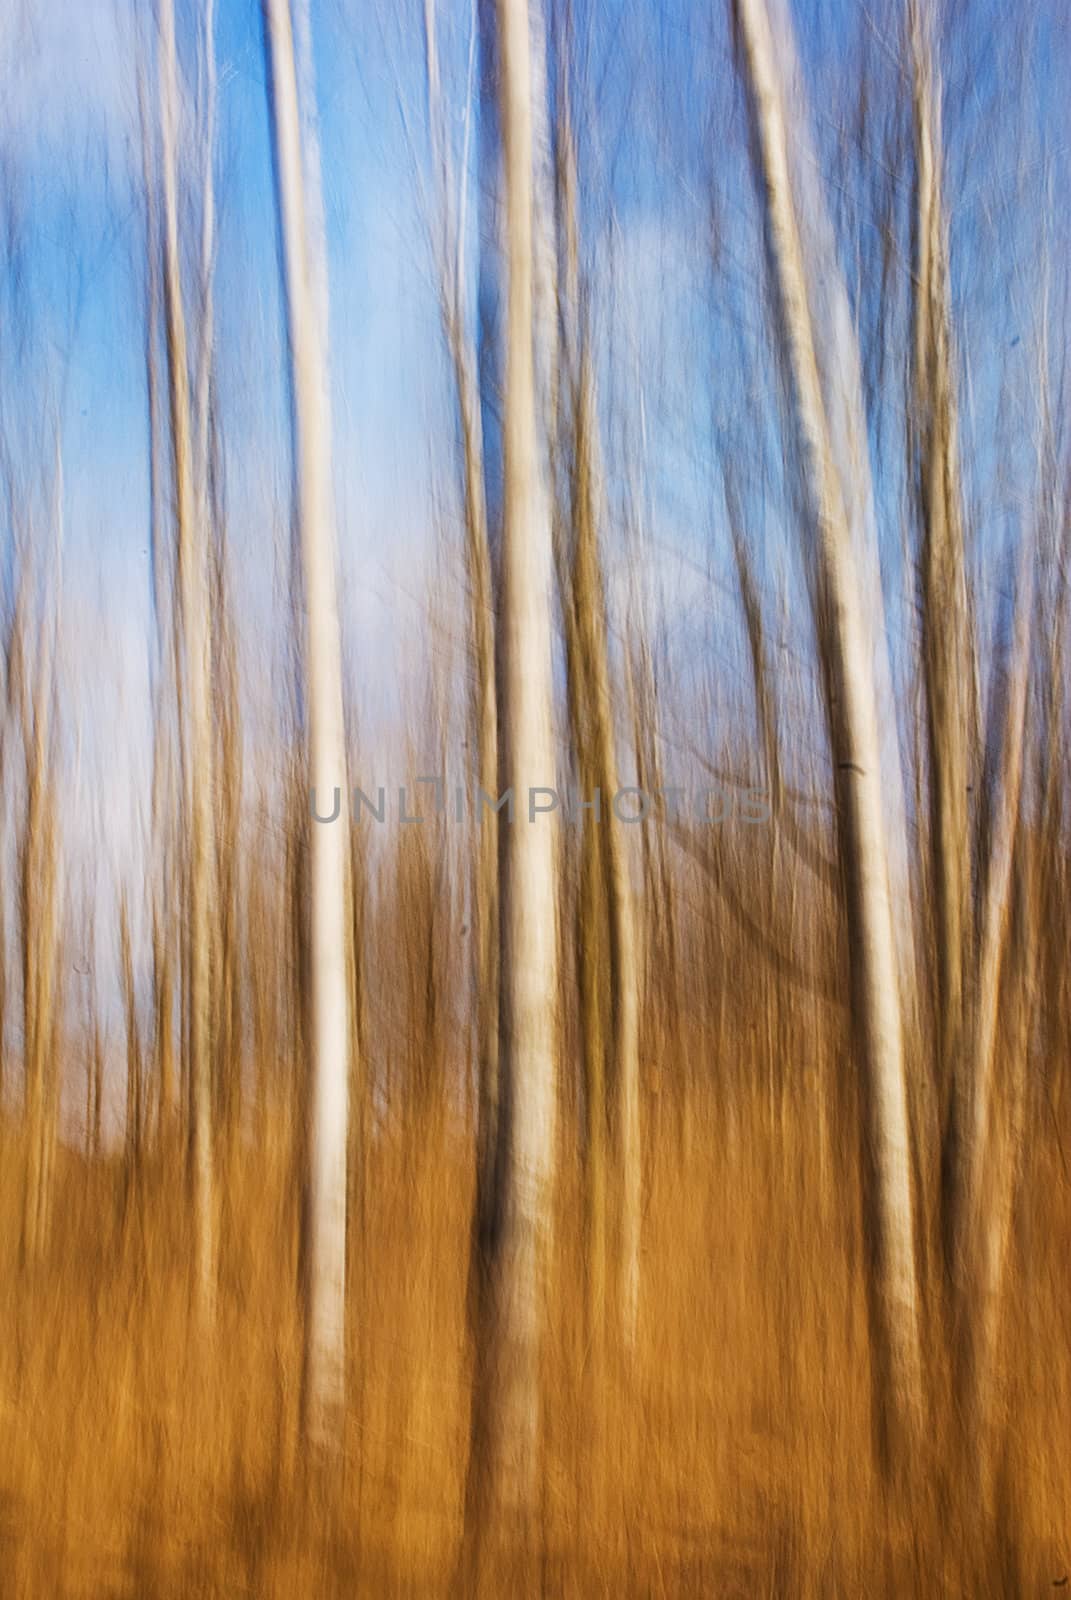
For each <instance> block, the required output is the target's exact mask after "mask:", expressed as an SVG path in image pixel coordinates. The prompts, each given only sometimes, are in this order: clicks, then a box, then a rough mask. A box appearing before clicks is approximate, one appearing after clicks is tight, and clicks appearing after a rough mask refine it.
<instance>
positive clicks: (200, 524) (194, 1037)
mask: <svg viewBox="0 0 1071 1600" xmlns="http://www.w3.org/2000/svg"><path fill="white" fill-rule="evenodd" d="M158 15H159V31H160V38H159V53H160V103H161V167H162V179H163V199H164V218H163V222H164V228H163V233H164V273H163V279H164V283H163V288H164V319H165V328H166V341H167V375H168V398H169V421H170V428H171V454H172V472H173V477H174V492H175V524H176V533H177V542H178V579H179V612H180V618H181V632H182V651H183V665H184V669H185V671H184V676H183V680H182V681H183V683H184V685H185V691H186V694H185V699H186V712H187V719H188V733H187V744H188V754H187V759H186V772H185V800H186V804H187V808H188V813H187V814H188V816H189V825H190V839H189V861H188V868H187V871H188V879H187V903H188V908H189V909H188V921H187V929H186V936H187V940H188V956H187V962H188V979H189V993H188V1000H187V1008H188V1023H187V1026H188V1032H189V1055H190V1060H189V1086H190V1177H191V1185H192V1191H193V1213H194V1286H195V1296H196V1303H197V1307H198V1313H199V1315H200V1317H201V1319H202V1321H203V1322H205V1323H208V1322H210V1321H211V1319H212V1317H213V1314H214V1302H215V1279H216V1219H215V1192H214V1187H215V1186H214V1181H213V1141H212V1039H211V1015H212V1001H211V994H212V948H213V923H214V914H215V872H216V853H215V822H214V808H213V769H214V751H213V739H212V706H211V699H210V684H211V635H210V599H209V582H208V549H207V544H208V538H207V528H206V525H205V524H206V516H205V504H204V498H203V496H201V497H199V496H198V493H197V488H196V482H197V479H196V461H195V442H194V437H193V427H192V410H191V401H190V377H189V373H190V368H189V352H188V344H187V337H186V309H185V301H184V296H183V284H182V257H181V241H180V236H179V181H178V142H179V94H178V61H177V50H176V42H175V9H174V0H159V13H158Z"/></svg>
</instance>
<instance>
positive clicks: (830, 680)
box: [737, 0, 921, 1443]
mask: <svg viewBox="0 0 1071 1600" xmlns="http://www.w3.org/2000/svg"><path fill="white" fill-rule="evenodd" d="M737 14H738V17H739V19H740V23H741V29H742V35H743V43H744V54H745V60H746V70H747V77H748V85H749V89H750V93H751V98H752V103H753V108H754V115H755V122H756V128H757V132H758V139H759V146H760V150H761V163H762V170H763V177H764V180H765V187H766V205H767V212H768V216H769V222H770V232H771V253H772V260H773V269H774V273H775V276H776V280H777V288H778V294H779V299H780V305H781V315H782V321H783V329H784V338H785V343H786V346H787V352H786V353H787V360H788V364H789V369H790V372H791V376H792V382H793V387H794V391H795V403H796V410H797V414H798V418H799V424H800V428H801V432H802V434H803V443H804V448H805V461H806V471H807V475H808V485H809V489H810V495H811V502H812V506H813V509H814V513H815V515H816V518H817V523H818V579H819V606H820V611H819V616H818V619H817V620H818V634H819V642H820V647H821V650H822V655H823V670H824V678H825V692H826V702H827V710H828V716H829V723H830V736H831V741H832V753H833V761H834V765H835V769H836V784H837V800H838V834H839V844H840V852H841V859H842V867H843V874H844V879H845V884H846V891H847V913H848V929H849V940H850V947H851V965H852V991H853V1019H854V1024H855V1033H856V1040H857V1048H858V1054H859V1061H860V1067H861V1070H862V1089H863V1105H864V1119H865V1123H864V1146H863V1165H864V1197H865V1208H866V1225H867V1233H868V1246H869V1249H870V1252H871V1257H872V1276H871V1279H870V1285H869V1287H870V1291H871V1292H870V1303H871V1331H872V1346H873V1359H874V1364H875V1377H876V1380H877V1396H876V1397H877V1400H878V1417H879V1427H880V1430H881V1433H882V1434H885V1435H887V1434H889V1433H890V1432H895V1433H897V1434H899V1435H901V1436H902V1437H901V1439H900V1440H899V1441H898V1442H901V1443H902V1442H904V1438H903V1436H910V1434H911V1433H912V1432H913V1431H914V1428H915V1426H917V1422H918V1420H919V1417H920V1405H921V1393H920V1390H921V1373H920V1357H919V1330H918V1317H919V1308H918V1280H917V1270H916V1261H915V1237H914V1201H913V1194H912V1176H911V1151H910V1141H909V1126H908V1106H907V1087H906V1082H905V1075H904V1060H903V1041H902V1026H901V1012H900V992H899V982H898V978H899V974H898V963H897V956H896V945H895V934H894V923H893V914H892V907H891V903H890V893H889V862H888V853H887V846H886V836H885V825H884V819H883V810H882V793H881V764H880V741H879V733H878V719H877V700H876V694H875V682H874V666H873V656H872V650H871V641H870V637H869V630H868V628H867V626H866V622H865V609H864V607H865V601H866V596H865V594H864V590H863V587H862V585H861V583H860V573H859V566H858V559H857V552H856V550H855V549H854V548H853V544H852V540H851V533H850V525H849V522H848V517H847V514H846V510H845V489H844V486H843V485H842V483H841V481H840V478H839V475H838V472H837V467H836V462H835V459H834V453H833V448H832V443H831V438H830V431H829V423H828V418H827V414H826V410H825V405H824V401H823V397H822V387H821V381H820V376H819V368H818V360H817V354H816V348H815V333H814V326H813V323H812V315H811V307H810V304H809V300H808V289H809V279H808V269H807V264H806V262H805V257H804V251H803V246H802V243H801V231H800V226H799V222H798V219H797V197H796V195H795V194H794V192H793V185H792V179H791V173H790V164H789V149H788V141H789V138H790V136H791V130H790V127H789V126H788V125H787V122H786V117H787V103H786V95H785V86H784V83H783V81H782V79H781V76H780V74H779V72H778V68H777V58H776V55H775V50H774V42H773V38H772V35H771V29H770V20H769V15H768V12H767V9H766V0H737ZM890 1425H892V1427H890ZM890 1442H891V1441H890Z"/></svg>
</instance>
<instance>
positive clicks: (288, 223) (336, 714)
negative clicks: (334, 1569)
mask: <svg viewBox="0 0 1071 1600" xmlns="http://www.w3.org/2000/svg"><path fill="white" fill-rule="evenodd" d="M264 14H265V20H266V34H267V45H268V53H269V58H270V67H271V115H272V128H273V133H274V141H275V177H276V196H277V204H278V211H279V228H280V238H281V246H282V265H283V277H284V280H285V288H286V312H287V325H288V330H289V344H290V382H291V389H292V402H293V416H294V432H295V463H294V464H295V480H296V483H295V500H296V507H297V522H298V528H299V535H300V544H301V559H302V577H303V582H304V602H305V616H304V651H305V677H306V687H307V704H308V772H309V781H310V784H311V787H312V790H313V793H314V794H315V795H318V796H320V797H321V800H323V801H324V804H325V805H326V807H327V808H331V805H332V802H331V799H330V797H331V796H334V804H335V806H338V805H339V803H340V798H341V796H344V795H346V793H347V789H346V751H345V723H344V716H343V701H342V650H341V639H340V632H339V619H338V602H337V597H336V577H335V562H336V556H335V528H334V515H333V507H332V493H333V491H332V482H331V414H330V396H329V388H328V370H327V310H328V307H327V259H326V250H327V244H326V238H325V232H324V217H323V203H322V199H321V189H320V185H321V179H320V150H319V135H318V131H317V122H316V114H315V85H314V80H313V65H312V45H311V38H310V32H309V15H308V4H307V0H296V4H295V5H293V6H292V5H291V3H290V0H266V3H265V8H264ZM295 35H296V42H297V51H296V53H295ZM299 78H300V87H299ZM325 814H326V813H325ZM308 825H309V826H310V827H311V842H310V878H309V897H310V935H309V982H310V988H311V994H310V1014H311V1025H310V1034H309V1042H310V1048H311V1057H312V1059H311V1093H312V1107H311V1119H310V1120H311V1130H310V1139H309V1165H308V1174H307V1184H308V1194H307V1222H306V1240H305V1295H306V1330H305V1371H304V1385H303V1396H304V1398H303V1410H304V1417H305V1425H306V1428H307V1430H308V1433H309V1435H310V1437H311V1438H312V1439H313V1441H314V1442H316V1443H318V1444H320V1445H325V1446H326V1445H329V1444H331V1443H333V1442H335V1441H337V1438H338V1432H339V1427H340V1423H341V1408H342V1403H343V1394H344V1370H345V1361H344V1358H345V1292H346V1147H347V1098H348V1091H349V1064H348V1054H349V1048H350V1034H351V1030H350V1013H349V1005H350V996H349V993H348V986H347V971H348V948H349V946H348V940H349V938H350V935H351V928H350V915H349V906H348V884H349V876H348V865H349V863H348V834H347V829H346V827H345V826H344V825H343V824H342V822H341V821H340V820H339V819H338V818H337V817H336V819H335V821H334V822H331V823H321V822H315V821H314V822H311V823H310V824H308Z"/></svg>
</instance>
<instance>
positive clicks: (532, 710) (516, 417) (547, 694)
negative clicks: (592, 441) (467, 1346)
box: [470, 0, 557, 1514]
mask: <svg viewBox="0 0 1071 1600" xmlns="http://www.w3.org/2000/svg"><path fill="white" fill-rule="evenodd" d="M496 18H497V28H498V46H499V52H500V60H501V72H500V106H501V121H502V134H503V145H504V171H505V191H506V239H507V257H508V273H509V295H508V308H507V334H506V394H505V437H504V508H503V509H504V525H503V548H502V602H501V612H500V628H501V637H500V649H499V661H500V670H501V677H500V683H499V691H500V713H499V728H500V735H501V752H502V778H503V787H509V788H512V790H513V793H514V797H515V803H516V813H515V817H514V820H513V822H512V823H510V822H508V821H506V820H505V819H503V822H502V825H501V826H502V830H503V834H502V838H501V841H500V861H501V867H502V880H501V882H502V910H501V915H502V921H501V939H502V1019H501V1058H500V1093H499V1106H498V1126H497V1147H496V1192H495V1208H494V1209H495V1225H494V1229H493V1233H492V1237H491V1238H490V1240H489V1247H490V1248H489V1261H488V1294H487V1297H486V1304H485V1326H484V1328H483V1330H482V1332H481V1337H480V1349H479V1351H478V1355H477V1373H476V1395H475V1397H474V1406H475V1412H474V1428H473V1438H472V1449H473V1452H474V1461H473V1463H471V1464H470V1473H471V1472H473V1471H476V1472H477V1473H479V1474H480V1475H481V1477H482V1478H484V1479H485V1481H486V1484H487V1485H488V1486H489V1487H490V1489H491V1492H492V1493H493V1495H494V1497H495V1499H496V1501H497V1502H498V1503H499V1504H502V1505H506V1506H513V1507H515V1508H517V1509H518V1510H521V1511H522V1512H524V1513H526V1514H530V1513H531V1511H532V1510H533V1502H534V1497H535V1488H536V1483H537V1480H538V1475H539V1472H540V1469H541V1455H540V1446H541V1422H540V1402H539V1358H540V1348H541V1334H542V1324H543V1317H544V1313H545V1308H546V1297H547V1272H548V1265H549V1252H550V1244H551V1230H552V1214H551V1205H552V1189H553V1179H554V1160H555V1137H556V1109H557V1108H556V1088H557V1062H556V1043H557V993H556V985H557V970H556V969H557V911H556V906H557V895H556V884H555V830H554V828H553V826H552V825H551V822H550V819H549V818H548V817H546V816H537V817H536V819H535V820H534V821H531V822H530V821H529V812H528V791H529V788H530V787H538V786H542V785H547V786H549V785H552V784H553V783H554V781H555V751H554V739H553V729H552V721H551V707H552V683H551V649H552V634H551V597H552V583H553V559H552V548H551V529H550V517H549V506H548V501H547V497H546V490H545V485H544V483H543V480H542V473H541V470H540V446H539V438H538V430H537V423H536V405H535V366H534V345H533V216H532V212H533V184H532V100H531V54H530V41H529V15H528V7H527V4H526V3H525V0H499V3H498V6H497V11H496Z"/></svg>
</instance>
